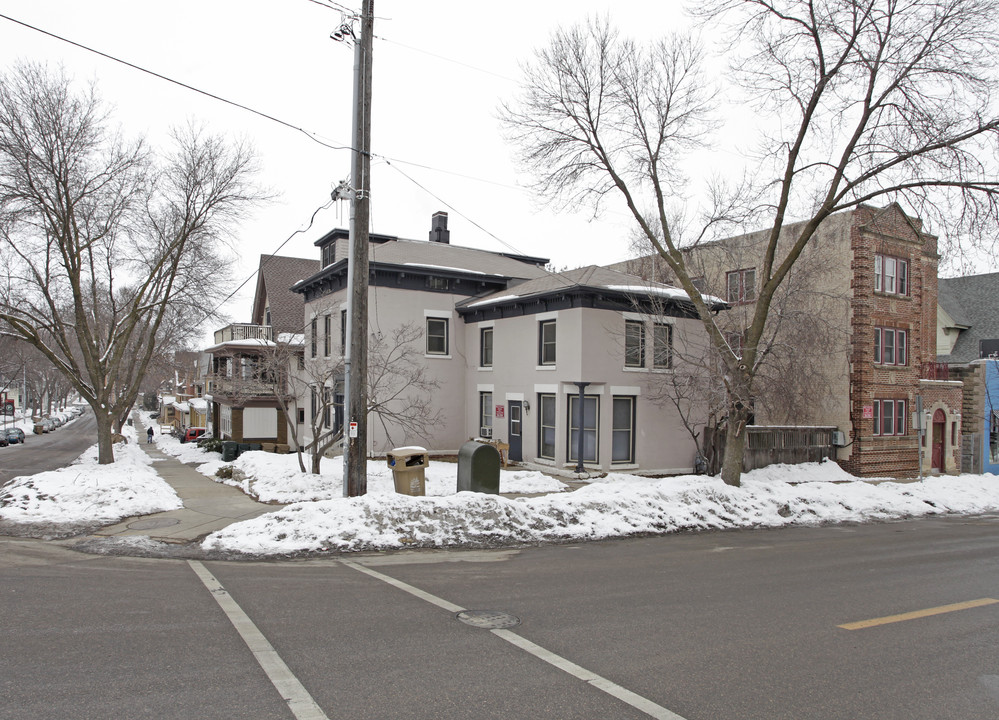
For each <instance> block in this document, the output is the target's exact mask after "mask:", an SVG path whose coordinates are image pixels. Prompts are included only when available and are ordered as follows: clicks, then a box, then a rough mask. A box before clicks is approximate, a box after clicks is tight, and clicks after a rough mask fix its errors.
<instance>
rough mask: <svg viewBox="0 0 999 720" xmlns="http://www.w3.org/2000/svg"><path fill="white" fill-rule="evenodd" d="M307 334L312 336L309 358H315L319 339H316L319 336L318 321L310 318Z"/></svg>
mask: <svg viewBox="0 0 999 720" xmlns="http://www.w3.org/2000/svg"><path fill="white" fill-rule="evenodd" d="M309 334H310V335H311V336H312V340H311V355H310V357H315V356H316V349H317V347H318V343H319V339H318V337H317V335H318V334H319V321H318V320H316V318H312V322H311V323H309Z"/></svg>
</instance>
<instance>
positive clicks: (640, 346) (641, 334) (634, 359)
mask: <svg viewBox="0 0 999 720" xmlns="http://www.w3.org/2000/svg"><path fill="white" fill-rule="evenodd" d="M624 366H625V367H631V368H640V367H645V323H644V322H642V321H641V320H625V321H624Z"/></svg>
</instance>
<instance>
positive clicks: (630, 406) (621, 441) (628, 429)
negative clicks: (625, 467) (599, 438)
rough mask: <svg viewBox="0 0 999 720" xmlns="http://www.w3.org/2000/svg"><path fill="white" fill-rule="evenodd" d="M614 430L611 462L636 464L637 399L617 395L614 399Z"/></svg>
mask: <svg viewBox="0 0 999 720" xmlns="http://www.w3.org/2000/svg"><path fill="white" fill-rule="evenodd" d="M613 416H614V417H613V429H612V433H611V462H615V463H633V462H635V398H633V397H631V396H626V395H615V396H614V398H613Z"/></svg>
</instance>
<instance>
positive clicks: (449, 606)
mask: <svg viewBox="0 0 999 720" xmlns="http://www.w3.org/2000/svg"><path fill="white" fill-rule="evenodd" d="M343 564H344V565H346V566H347V567H349V568H354V569H355V570H357V571H358V572H362V573H364V574H365V575H370V576H371V577H373V578H378V579H379V580H381V581H382V582H384V583H388V584H389V585H392V586H393V587H397V588H399V589H400V590H402V591H404V592H408V593H409V594H410V595H415V596H416V597H418V598H420V600H424V601H426V602H428V603H430V604H431V605H436V606H437V607H439V608H441V609H442V610H447V611H448V612H452V613H460V612H463V611H464V610H465V608H463V607H459V606H458V605H455V604H454V603H449V602H448V601H447V600H442V599H441V598H439V597H437V596H436V595H431V594H430V593H428V592H423V591H422V590H420V588H417V587H413V586H412V585H408V584H406V583H404V582H403V581H402V580H396V579H395V578H394V577H389V576H388V575H383V574H382V573H380V572H378V571H376V570H372V569H371V568H366V567H364V566H363V565H358V564H357V563H353V562H350V561H349V560H344V561H343Z"/></svg>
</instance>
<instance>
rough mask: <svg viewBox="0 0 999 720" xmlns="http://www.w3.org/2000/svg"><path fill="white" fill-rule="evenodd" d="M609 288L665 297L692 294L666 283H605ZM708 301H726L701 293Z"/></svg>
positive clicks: (683, 297)
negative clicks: (668, 285)
mask: <svg viewBox="0 0 999 720" xmlns="http://www.w3.org/2000/svg"><path fill="white" fill-rule="evenodd" d="M604 287H606V288H607V289H608V290H616V291H618V292H625V293H635V294H638V293H646V294H648V295H661V296H663V297H670V298H679V299H681V300H689V299H690V296H689V295H688V294H687V293H686V291H685V290H681V289H680V288H675V287H667V286H666V285H605V286H604ZM701 297H702V298H704V302H706V303H722V302H725V301H724V300H722V299H721V298H718V297H714V296H713V295H701Z"/></svg>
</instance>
